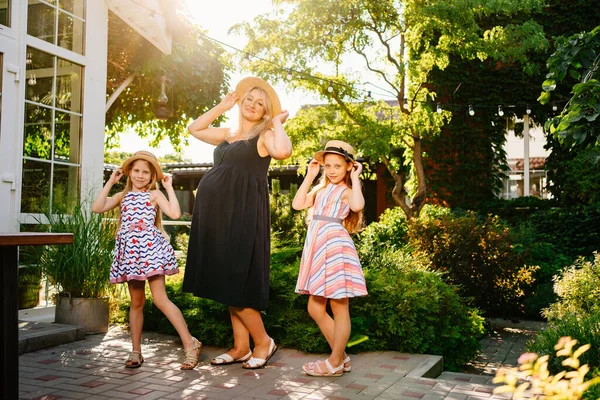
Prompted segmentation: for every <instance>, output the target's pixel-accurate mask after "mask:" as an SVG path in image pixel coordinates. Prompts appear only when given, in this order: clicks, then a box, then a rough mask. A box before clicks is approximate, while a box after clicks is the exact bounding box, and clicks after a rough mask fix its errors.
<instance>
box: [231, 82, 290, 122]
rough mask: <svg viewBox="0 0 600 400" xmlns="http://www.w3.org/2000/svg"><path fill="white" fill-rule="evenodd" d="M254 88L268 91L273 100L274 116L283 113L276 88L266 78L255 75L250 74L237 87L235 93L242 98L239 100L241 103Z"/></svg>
mask: <svg viewBox="0 0 600 400" xmlns="http://www.w3.org/2000/svg"><path fill="white" fill-rule="evenodd" d="M254 88H260V89H262V90H264V91H265V92H267V95H269V99H270V100H271V104H272V106H273V117H275V116H277V115H279V114H281V102H280V101H279V96H277V93H276V92H275V89H273V88H272V87H271V85H269V84H268V83H267V82H265V81H264V80H262V79H260V78H257V77H255V76H249V77H247V78H244V79H242V80H241V81H240V82H239V83H238V84H237V86H236V87H235V93H236V94H237V95H238V97H239V99H240V100H239V102H240V103H241V101H242V100H243V97H244V96H245V95H247V94H248V92H250V91H251V90H252V89H254Z"/></svg>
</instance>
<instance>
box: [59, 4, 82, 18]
mask: <svg viewBox="0 0 600 400" xmlns="http://www.w3.org/2000/svg"><path fill="white" fill-rule="evenodd" d="M84 4H85V1H84V0H59V2H58V6H59V7H60V8H61V9H63V10H65V11H68V12H70V13H71V14H73V15H76V16H78V17H79V18H85V16H84V15H83V7H84Z"/></svg>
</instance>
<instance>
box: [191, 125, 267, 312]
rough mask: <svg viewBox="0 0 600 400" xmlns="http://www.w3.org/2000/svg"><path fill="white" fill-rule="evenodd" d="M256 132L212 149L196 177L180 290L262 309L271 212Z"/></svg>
mask: <svg viewBox="0 0 600 400" xmlns="http://www.w3.org/2000/svg"><path fill="white" fill-rule="evenodd" d="M257 143H258V136H256V137H254V138H252V139H249V140H240V141H235V142H233V143H229V142H227V141H223V142H222V143H221V144H219V145H218V146H217V147H216V148H215V151H214V166H213V168H212V169H211V170H210V171H209V172H208V173H207V174H206V175H204V177H202V179H201V180H200V183H199V184H198V190H197V192H196V202H195V204H194V211H193V217H192V227H191V232H190V242H189V247H188V255H187V264H186V267H185V276H184V280H183V291H185V292H191V293H193V294H194V295H195V296H198V297H203V298H207V299H212V300H215V301H218V302H219V303H222V304H225V305H228V306H231V307H240V308H246V307H249V308H254V309H257V310H265V309H266V308H267V305H268V300H269V265H270V248H271V247H270V246H271V243H270V226H271V220H270V210H269V190H268V181H267V171H268V169H269V163H270V162H271V157H269V156H267V157H261V156H260V155H259V154H258V150H257Z"/></svg>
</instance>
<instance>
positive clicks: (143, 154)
mask: <svg viewBox="0 0 600 400" xmlns="http://www.w3.org/2000/svg"><path fill="white" fill-rule="evenodd" d="M137 160H144V161H148V162H149V163H150V165H151V166H152V167H154V171H155V172H156V179H157V180H161V179H162V178H164V176H165V175H164V174H163V172H162V169H161V168H160V164H159V163H158V160H157V159H156V156H155V155H154V154H152V153H150V152H149V151H145V150H140V151H137V152H136V153H135V154H134V155H132V156H131V157H129V158H128V159H127V160H125V162H124V163H123V165H121V170H122V171H123V174H125V175H128V173H129V168H130V167H131V165H132V164H133V163H134V162H135V161H137Z"/></svg>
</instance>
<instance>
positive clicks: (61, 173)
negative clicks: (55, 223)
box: [52, 164, 79, 214]
mask: <svg viewBox="0 0 600 400" xmlns="http://www.w3.org/2000/svg"><path fill="white" fill-rule="evenodd" d="M77 203H79V167H75V166H72V165H61V164H54V174H53V177H52V212H53V213H59V214H69V213H70V210H72V209H73V208H74V207H75V205H77Z"/></svg>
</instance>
